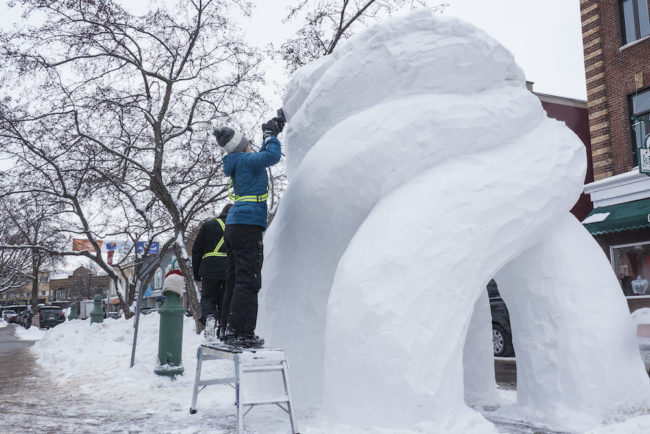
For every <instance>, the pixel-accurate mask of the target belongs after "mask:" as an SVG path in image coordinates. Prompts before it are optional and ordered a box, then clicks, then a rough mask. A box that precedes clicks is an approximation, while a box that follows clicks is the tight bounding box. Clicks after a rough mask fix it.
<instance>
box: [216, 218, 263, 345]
mask: <svg viewBox="0 0 650 434" xmlns="http://www.w3.org/2000/svg"><path fill="white" fill-rule="evenodd" d="M263 234H264V228H263V227H261V226H255V225H226V231H225V234H224V237H225V242H224V245H225V251H226V252H227V253H228V273H227V277H226V292H225V295H224V298H223V309H222V316H221V324H222V326H224V325H225V326H226V333H227V334H234V335H236V336H253V335H254V334H255V333H254V332H255V326H256V324H257V294H258V293H259V291H260V288H261V287H262V261H263V259H264V247H263V244H262V236H263Z"/></svg>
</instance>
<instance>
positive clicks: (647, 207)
mask: <svg viewBox="0 0 650 434" xmlns="http://www.w3.org/2000/svg"><path fill="white" fill-rule="evenodd" d="M582 223H583V224H584V226H585V228H587V230H588V231H589V232H590V233H591V234H592V235H600V234H607V233H610V232H620V231H629V230H632V229H642V228H650V199H643V200H637V201H635V202H626V203H619V204H616V205H610V206H603V207H600V208H596V209H594V210H593V211H592V212H590V213H589V215H588V216H587V218H585V219H584V220H583V221H582Z"/></svg>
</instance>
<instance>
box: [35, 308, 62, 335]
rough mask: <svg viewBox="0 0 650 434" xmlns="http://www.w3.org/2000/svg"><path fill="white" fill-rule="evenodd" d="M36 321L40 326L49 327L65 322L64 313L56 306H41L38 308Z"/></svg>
mask: <svg viewBox="0 0 650 434" xmlns="http://www.w3.org/2000/svg"><path fill="white" fill-rule="evenodd" d="M38 321H39V324H40V326H41V328H44V329H49V328H50V327H54V326H55V325H58V324H61V323H62V322H65V314H64V313H63V309H62V308H60V307H58V306H43V307H41V308H40V309H39V310H38Z"/></svg>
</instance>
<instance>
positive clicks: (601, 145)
mask: <svg viewBox="0 0 650 434" xmlns="http://www.w3.org/2000/svg"><path fill="white" fill-rule="evenodd" d="M649 3H650V0H580V12H581V20H582V39H583V49H584V61H585V75H586V80H587V99H588V111H589V130H590V135H591V147H592V152H591V156H592V161H593V176H594V182H591V183H588V184H587V185H586V186H585V193H588V194H589V195H590V197H591V201H592V202H593V206H594V210H593V211H592V212H591V213H590V215H589V216H588V217H587V218H586V219H585V220H584V221H583V223H585V227H586V228H587V229H588V230H589V231H590V232H591V233H592V235H594V237H595V238H596V240H597V241H598V243H599V244H600V246H601V247H602V248H603V250H604V251H605V253H606V254H607V255H608V257H609V259H610V261H611V263H612V267H613V268H614V270H615V272H616V274H617V275H618V277H619V281H620V282H621V287H622V289H623V291H624V293H625V295H626V296H627V297H628V303H629V304H630V308H631V309H632V310H634V309H635V308H637V307H640V306H642V305H650V303H649V301H650V288H648V279H650V177H649V176H647V175H646V174H644V173H641V171H640V169H639V167H638V166H639V155H642V152H643V151H642V150H639V148H640V147H645V146H646V140H647V139H648V135H649V134H650V128H649V126H650V15H649V13H648V11H649V10H650V7H649V6H650V5H649ZM642 161H643V159H642Z"/></svg>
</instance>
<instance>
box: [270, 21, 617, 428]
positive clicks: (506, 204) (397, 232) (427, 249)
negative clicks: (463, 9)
mask: <svg viewBox="0 0 650 434" xmlns="http://www.w3.org/2000/svg"><path fill="white" fill-rule="evenodd" d="M284 109H285V113H286V115H287V116H288V118H289V127H288V130H287V134H286V148H287V157H288V162H287V163H288V169H289V174H290V184H289V187H288V188H287V190H286V192H285V195H284V197H283V199H282V202H281V204H280V207H279V209H278V212H277V214H276V217H275V219H274V221H273V224H272V225H271V226H270V228H269V230H268V231H267V234H266V236H265V245H266V255H265V265H264V269H263V282H264V284H263V285H264V286H263V290H262V292H261V304H260V306H261V312H260V325H259V330H260V331H261V333H262V334H263V336H264V337H265V338H266V339H267V341H268V342H269V343H271V344H272V345H280V346H282V347H283V348H285V349H286V350H287V352H288V354H289V357H290V360H291V366H292V378H295V379H296V381H294V390H295V392H296V396H297V398H298V401H301V402H319V401H320V400H321V399H322V400H323V404H324V408H325V409H326V411H327V413H328V415H329V416H331V417H332V418H333V419H334V420H336V421H340V422H343V423H346V424H351V425H363V426H367V425H368V424H370V425H371V426H385V427H391V426H392V427H400V426H401V427H403V426H408V425H410V424H416V425H417V424H421V423H426V421H429V422H432V421H435V423H436V424H438V425H437V426H440V425H439V424H441V423H442V424H444V425H445V426H448V427H449V432H452V431H454V430H457V431H461V432H462V431H463V430H464V429H465V428H467V426H460V425H457V422H458V421H459V420H462V421H464V423H465V424H474V425H476V426H482V427H483V428H485V429H488V430H489V429H491V428H490V424H489V423H487V422H486V421H485V420H484V419H482V417H480V416H479V415H478V414H477V413H475V412H473V411H472V410H470V409H469V408H468V407H466V406H465V404H464V401H463V372H462V370H463V364H462V359H463V344H464V342H465V338H466V333H467V330H468V327H469V323H470V320H471V318H472V311H473V309H474V306H475V304H476V302H477V300H479V298H480V297H481V295H482V293H483V292H484V291H485V284H486V283H487V281H488V280H489V279H490V278H492V277H493V276H495V275H496V274H497V273H498V272H499V271H500V270H501V269H503V268H504V267H506V266H507V265H508V264H509V263H510V262H511V261H513V260H514V259H515V258H517V257H518V256H519V255H521V254H522V253H523V252H525V251H528V250H530V249H533V248H535V246H536V245H537V243H539V242H540V240H542V239H543V237H545V234H548V233H550V232H553V231H554V228H555V226H556V225H558V224H559V223H558V222H561V221H563V219H564V218H565V217H566V215H567V214H568V211H569V210H570V209H571V207H572V205H573V204H574V203H575V201H576V199H577V198H578V196H579V194H580V192H581V190H582V182H583V180H584V173H585V170H586V159H585V149H584V146H583V144H582V143H581V142H580V140H579V139H578V138H577V137H576V136H575V135H574V134H573V133H572V132H571V131H570V130H568V128H566V126H564V125H563V124H561V123H559V122H557V121H554V120H550V119H548V118H547V117H546V115H545V112H544V111H543V109H542V107H541V104H540V102H539V100H538V99H537V97H536V96H534V95H533V94H532V93H530V92H529V91H528V90H527V89H526V86H525V82H524V77H523V74H522V72H521V70H520V69H519V68H518V67H517V65H516V64H515V62H514V60H513V58H512V56H511V55H510V53H509V52H508V51H507V50H505V49H504V48H503V47H501V46H500V45H499V44H498V43H496V42H495V41H494V40H492V39H491V38H490V37H489V36H487V35H486V34H485V33H483V32H482V31H480V30H477V29H476V28H474V27H472V26H470V25H468V24H465V23H463V22H460V21H458V20H456V19H449V18H441V17H435V16H434V15H433V14H432V13H430V12H427V11H418V12H416V13H413V14H411V15H408V16H406V17H402V18H397V19H392V20H389V21H388V22H386V23H382V24H381V25H377V26H375V27H373V28H371V29H369V30H368V31H366V32H364V33H363V34H362V35H360V36H359V37H357V38H354V39H353V40H351V41H349V42H347V43H346V44H345V45H344V46H342V47H341V48H340V49H339V50H337V52H336V53H334V54H333V55H331V56H326V57H324V58H322V59H319V60H318V61H316V62H314V63H313V64H311V65H308V66H307V67H305V68H303V69H301V70H300V71H299V72H298V73H297V74H296V76H295V77H294V78H293V79H292V81H291V83H290V85H289V87H288V90H287V93H286V95H285V105H284ZM621 327H624V326H621ZM486 360H487V361H488V363H490V362H489V361H490V359H489V356H488V357H486ZM461 413H462V414H464V417H463V418H460V419H459V418H458V417H457V416H458V415H459V414H461ZM418 426H421V425H418Z"/></svg>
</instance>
